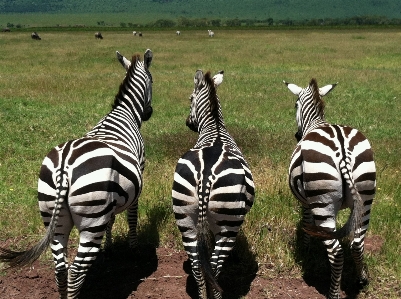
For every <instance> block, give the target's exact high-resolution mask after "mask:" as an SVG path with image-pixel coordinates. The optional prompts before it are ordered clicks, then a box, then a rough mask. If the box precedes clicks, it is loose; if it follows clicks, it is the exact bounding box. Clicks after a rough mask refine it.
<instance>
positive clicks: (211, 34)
mask: <svg viewBox="0 0 401 299" xmlns="http://www.w3.org/2000/svg"><path fill="white" fill-rule="evenodd" d="M208 32H209V37H214V32H213V31H212V30H210V29H208Z"/></svg>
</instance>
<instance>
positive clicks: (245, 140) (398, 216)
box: [0, 30, 401, 298]
mask: <svg viewBox="0 0 401 299" xmlns="http://www.w3.org/2000/svg"><path fill="white" fill-rule="evenodd" d="M0 34H1V39H0V57H2V63H1V64H0V215H1V216H0V241H1V242H4V241H6V240H9V239H11V240H14V239H16V240H18V239H20V237H21V236H24V238H23V239H21V240H20V241H19V242H18V243H17V244H15V246H16V248H25V246H27V244H32V243H34V242H36V241H37V240H39V239H40V237H41V236H42V235H43V232H44V229H43V225H42V224H41V219H40V216H39V212H38V207H37V200H36V188H37V186H36V184H37V179H38V172H39V168H40V165H41V162H42V159H43V158H44V156H45V155H46V154H47V152H48V151H50V149H51V148H52V147H53V146H55V145H57V144H59V143H62V142H64V141H66V140H69V139H73V138H77V137H80V136H82V135H83V134H84V133H85V132H87V131H88V130H89V129H91V127H92V126H94V125H95V124H96V123H97V121H98V120H99V119H100V118H101V117H102V116H103V115H104V114H106V113H107V112H108V111H109V110H110V107H111V103H112V101H113V99H114V95H115V94H116V92H117V90H118V86H119V84H120V83H121V81H122V79H123V77H124V74H125V71H124V69H123V68H122V67H121V65H120V64H119V63H118V62H117V60H116V58H115V51H116V50H118V51H120V52H121V53H123V54H124V55H126V56H131V55H132V54H134V53H137V52H140V53H141V54H143V53H144V51H145V50H146V48H151V49H152V51H153V53H154V59H153V64H152V69H151V70H152V75H153V80H154V86H153V93H154V94H153V103H154V105H153V108H154V114H153V116H152V118H151V119H150V121H149V122H147V123H145V124H144V126H143V128H142V133H143V135H144V139H145V143H146V154H147V155H146V156H147V164H146V169H145V174H144V177H145V178H144V182H145V186H144V190H143V193H142V196H141V198H140V208H139V217H140V221H139V233H140V235H139V237H140V242H142V243H151V244H154V245H157V246H175V247H177V248H182V245H181V241H180V234H179V232H178V229H177V228H176V226H175V222H174V217H173V215H172V207H171V199H170V195H171V186H172V178H173V173H174V168H175V164H176V162H177V160H178V158H179V157H180V156H181V155H182V154H183V153H184V152H185V151H187V150H188V149H189V148H190V147H192V146H193V144H194V143H195V141H196V138H197V135H196V134H195V133H193V132H190V131H189V130H188V129H187V128H186V126H185V118H186V117H187V114H188V111H189V100H188V97H189V95H190V93H191V92H192V89H193V75H194V73H195V71H196V70H197V69H199V68H201V69H203V70H205V71H206V70H211V71H212V72H213V73H216V72H217V71H219V70H221V69H223V70H224V71H225V78H224V82H223V84H222V85H221V86H220V87H219V89H218V93H219V96H220V99H221V103H222V107H223V114H224V117H225V122H226V125H227V127H228V130H229V131H230V133H231V134H232V135H233V136H234V137H235V139H236V141H237V143H238V145H239V146H240V147H241V148H242V150H243V153H244V154H245V156H246V158H247V160H248V162H249V163H250V166H251V169H252V172H253V175H254V179H255V184H256V191H257V194H256V199H255V205H254V207H253V208H252V210H251V212H250V213H249V215H248V216H247V218H246V221H245V223H244V225H243V228H242V235H243V236H244V237H245V239H246V242H245V244H246V246H248V248H247V249H249V250H250V251H251V252H252V253H253V254H254V255H255V257H256V260H257V261H258V263H259V271H260V273H263V275H267V276H275V275H291V276H294V277H300V276H301V275H302V273H303V272H304V271H307V270H308V268H307V263H306V261H308V255H307V254H300V253H299V250H298V245H297V242H298V241H297V228H298V224H299V219H300V214H299V210H300V208H299V204H298V202H297V201H296V200H295V199H294V198H293V196H292V195H291V193H290V190H289V188H288V185H287V167H288V163H289V158H290V155H291V153H292V150H293V148H294V147H295V144H296V142H295V138H294V133H295V130H296V123H295V111H294V102H295V98H294V96H293V95H292V94H291V93H290V92H289V91H288V89H287V88H286V87H285V85H284V84H283V83H282V81H283V80H286V81H289V82H293V83H296V84H298V85H300V86H306V85H307V84H308V82H309V80H310V79H311V78H312V77H316V78H317V80H318V83H319V84H320V85H321V86H323V85H325V84H329V83H335V82H339V84H338V86H337V87H336V88H335V90H334V91H333V92H331V93H330V95H328V96H327V97H326V103H327V106H326V118H327V120H328V121H330V122H333V123H340V124H347V125H350V126H354V127H356V128H358V129H360V130H361V131H362V132H363V133H364V134H365V135H366V136H367V137H368V138H369V140H370V142H371V144H372V147H373V149H374V151H375V157H376V165H377V170H378V178H377V179H378V180H377V187H378V190H377V196H376V198H375V201H374V203H373V209H372V214H371V215H372V217H371V227H370V230H369V233H368V235H369V236H371V235H379V236H381V237H382V238H383V239H384V245H383V247H382V250H381V251H379V252H376V253H370V252H367V254H366V262H367V264H368V266H369V270H370V274H371V276H372V279H371V284H370V286H369V287H368V289H367V291H366V292H365V293H363V294H362V295H361V296H360V297H358V298H372V297H370V296H371V295H372V292H373V293H375V292H377V294H376V293H375V294H376V295H377V296H376V295H375V296H376V297H375V298H383V297H388V298H398V297H399V296H400V294H399V292H400V290H399V285H400V283H401V258H400V255H399V252H400V250H401V241H400V239H399V237H398V234H399V232H400V230H401V187H400V168H401V167H400V166H401V162H400V161H401V160H400V157H401V147H400V133H399V131H400V125H401V115H400V111H401V101H400V94H401V85H400V84H399V78H401V66H400V64H399V45H400V42H401V35H400V33H399V31H398V30H340V31H335V30H331V31H326V30H319V31H312V30H294V31H290V30H285V31H279V30H276V31H265V30H259V31H245V30H244V31H236V30H233V31H217V32H216V35H215V38H213V39H211V38H208V36H207V32H206V31H183V32H182V35H181V36H179V37H177V36H175V32H174V31H173V30H172V31H171V32H170V31H149V32H147V31H145V32H144V36H143V38H138V37H133V36H132V34H131V33H130V32H121V31H120V32H111V31H110V32H107V33H105V34H104V39H103V40H95V38H94V36H93V34H92V33H90V32H89V33H88V32H62V31H61V32H55V31H49V32H41V37H42V40H41V41H34V40H32V39H31V38H30V36H29V34H27V33H22V32H20V33H18V32H11V33H0ZM126 233H127V225H126V223H125V217H124V216H120V217H118V218H117V221H116V224H115V227H114V236H115V238H121V237H124V236H125V235H126ZM73 238H75V239H76V238H77V235H76V233H75V234H74V235H73ZM315 243H316V244H318V242H317V241H316V242H315ZM241 244H243V243H241ZM239 250H241V248H240V249H239ZM242 250H244V248H242ZM312 252H313V253H316V254H317V258H318V261H320V263H321V264H323V265H327V262H326V255H325V252H324V249H323V248H322V247H320V246H319V245H316V248H312ZM346 277H347V276H346ZM397 287H398V289H397Z"/></svg>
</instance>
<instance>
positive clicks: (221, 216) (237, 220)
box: [172, 70, 254, 298]
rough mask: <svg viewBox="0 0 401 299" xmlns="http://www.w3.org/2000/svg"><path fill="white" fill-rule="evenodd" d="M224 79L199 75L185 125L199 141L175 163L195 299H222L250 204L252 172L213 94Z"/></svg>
mask: <svg viewBox="0 0 401 299" xmlns="http://www.w3.org/2000/svg"><path fill="white" fill-rule="evenodd" d="M222 79H223V72H222V71H221V72H220V73H219V74H217V75H216V76H215V77H214V78H212V77H211V75H210V73H209V72H208V73H206V74H205V75H203V73H202V71H200V70H198V71H197V72H196V74H195V78H194V83H195V89H194V91H193V93H192V95H191V97H190V100H191V111H190V115H189V116H188V118H187V121H186V124H187V126H188V127H189V128H190V129H192V130H193V131H195V132H198V133H199V138H198V141H197V143H196V144H195V146H194V147H193V148H192V149H190V150H189V151H188V152H187V153H185V154H184V155H183V156H182V157H181V158H180V159H179V161H178V164H177V167H176V170H175V174H174V184H173V190H172V198H173V210H174V214H175V219H176V223H177V226H178V228H179V230H180V232H181V234H182V241H183V243H184V247H185V250H186V252H187V253H188V256H189V258H190V261H191V266H192V273H193V275H194V277H195V279H196V282H197V285H198V293H199V298H208V293H209V294H210V297H213V298H222V297H221V296H222V295H221V293H222V290H221V288H220V286H219V285H218V283H217V280H218V276H219V274H220V271H221V267H222V265H223V262H224V261H225V259H226V258H227V256H228V255H229V253H230V251H231V250H232V248H233V246H234V243H235V240H236V236H237V233H238V231H239V229H240V226H241V224H242V222H243V221H244V217H245V215H246V213H247V212H248V211H249V210H250V208H251V207H252V204H253V199H254V183H253V178H252V174H251V171H250V169H249V167H248V164H247V162H246V161H245V159H244V157H243V156H242V153H241V151H240V149H239V148H238V146H237V144H236V143H235V141H234V140H233V138H232V137H231V136H230V135H229V133H228V132H227V129H226V127H225V125H224V121H223V116H222V112H221V106H220V101H219V98H218V96H217V94H216V86H217V85H218V84H220V83H221V82H222ZM210 232H211V233H212V234H213V241H211V240H210V238H209V237H211V236H210ZM209 241H210V242H209ZM209 243H211V244H210V245H213V246H211V247H212V248H210V249H211V250H212V251H213V252H212V255H211V257H210V255H209Z"/></svg>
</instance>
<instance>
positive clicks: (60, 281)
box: [51, 239, 68, 299]
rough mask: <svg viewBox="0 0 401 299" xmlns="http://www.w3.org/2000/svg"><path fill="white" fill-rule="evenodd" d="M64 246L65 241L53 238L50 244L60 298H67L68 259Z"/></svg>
mask: <svg viewBox="0 0 401 299" xmlns="http://www.w3.org/2000/svg"><path fill="white" fill-rule="evenodd" d="M67 240H68V239H67ZM64 243H65V244H64ZM66 248H67V242H60V240H54V241H53V243H52V244H51V250H52V254H53V259H54V263H55V270H54V272H55V279H56V284H57V288H58V292H59V294H60V299H67V282H68V261H67V259H66V253H67V251H66Z"/></svg>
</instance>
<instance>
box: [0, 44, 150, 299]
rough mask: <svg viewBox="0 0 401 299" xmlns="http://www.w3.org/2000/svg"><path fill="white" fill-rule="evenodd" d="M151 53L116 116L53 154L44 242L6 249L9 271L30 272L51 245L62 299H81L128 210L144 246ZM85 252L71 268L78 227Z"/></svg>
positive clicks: (46, 182)
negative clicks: (71, 242) (141, 207)
mask: <svg viewBox="0 0 401 299" xmlns="http://www.w3.org/2000/svg"><path fill="white" fill-rule="evenodd" d="M152 56H153V54H152V52H151V51H150V50H147V51H146V52H145V57H144V61H143V62H142V61H140V56H139V55H134V56H133V58H132V62H131V66H130V68H129V69H128V71H127V74H126V76H125V79H124V81H123V82H122V84H121V85H120V88H119V91H118V93H117V95H116V97H115V100H114V104H113V105H112V110H111V112H109V113H108V114H107V115H106V116H105V117H104V118H103V119H102V120H100V122H99V123H98V124H97V125H96V126H95V127H94V128H93V129H92V130H91V131H90V132H88V133H87V134H86V135H85V136H84V137H82V138H79V139H76V140H71V141H68V142H65V143H63V144H60V145H58V146H56V147H55V148H53V149H52V150H51V151H50V152H49V154H48V155H47V156H46V157H45V159H44V161H43V164H42V167H41V170H40V175H39V182H38V199H39V208H40V213H41V216H42V218H43V222H44V224H45V226H46V229H47V230H46V234H45V236H44V237H43V238H42V240H41V241H40V242H39V243H38V244H36V245H35V246H34V247H32V248H31V249H29V250H27V251H23V252H15V251H11V250H8V249H5V248H0V261H2V262H6V263H8V264H9V266H10V267H16V266H24V265H28V264H31V263H32V262H34V261H35V260H36V259H38V258H39V256H40V255H41V254H42V253H43V252H44V251H45V250H46V248H47V247H48V246H49V245H50V247H51V250H52V254H53V257H54V263H55V276H56V283H57V287H58V291H59V294H60V298H77V296H78V295H79V291H80V289H81V287H82V285H83V282H84V279H85V276H86V274H87V271H88V269H89V268H90V267H91V265H92V264H93V262H94V261H95V259H96V257H97V255H98V253H99V251H100V246H101V242H102V238H103V235H104V234H105V232H106V246H107V245H109V244H110V242H111V228H112V225H113V222H114V218H115V215H116V214H118V213H121V212H123V211H124V210H127V214H128V224H129V229H130V231H129V237H130V247H132V248H135V247H136V246H137V234H136V225H137V209H138V197H139V195H140V193H141V189H142V172H143V169H144V163H145V158H144V144H143V139H142V136H141V134H140V131H139V129H140V127H141V124H142V122H143V121H146V120H148V119H149V118H150V116H151V114H152V106H151V100H152V76H151V74H150V72H149V66H150V63H151V61H152ZM74 225H75V226H76V227H77V229H78V231H79V248H78V252H77V255H76V257H75V259H74V261H73V263H72V264H71V265H70V266H68V261H67V244H68V238H69V234H70V232H71V229H72V228H73V226H74Z"/></svg>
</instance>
